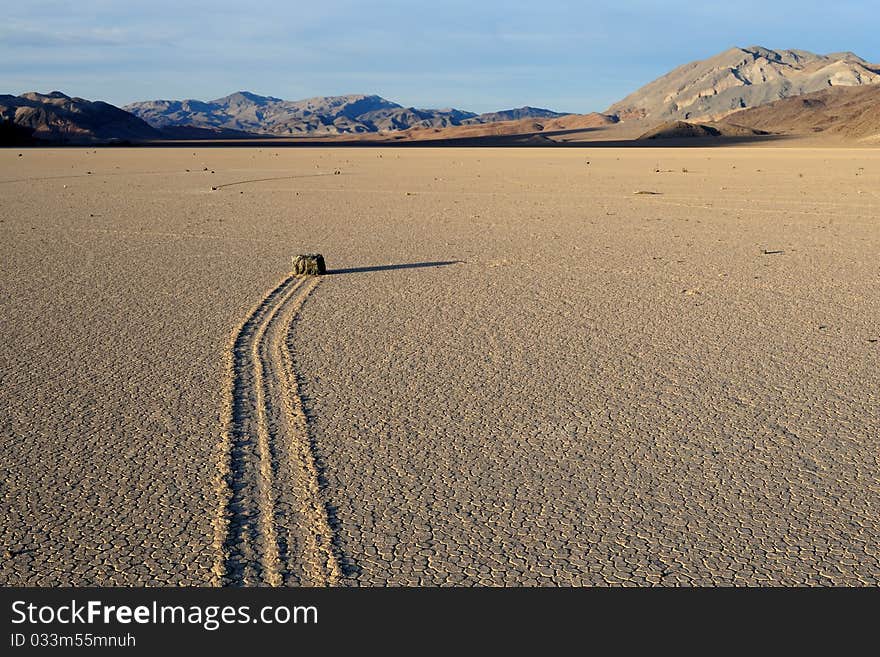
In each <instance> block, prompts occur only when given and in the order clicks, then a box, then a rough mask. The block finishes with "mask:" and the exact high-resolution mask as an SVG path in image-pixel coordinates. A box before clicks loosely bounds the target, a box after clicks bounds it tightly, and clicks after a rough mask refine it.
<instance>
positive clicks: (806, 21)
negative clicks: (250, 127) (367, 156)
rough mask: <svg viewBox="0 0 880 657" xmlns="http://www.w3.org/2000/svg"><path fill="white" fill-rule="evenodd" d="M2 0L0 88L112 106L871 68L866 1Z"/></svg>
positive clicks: (504, 91)
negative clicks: (840, 56) (793, 59)
mask: <svg viewBox="0 0 880 657" xmlns="http://www.w3.org/2000/svg"><path fill="white" fill-rule="evenodd" d="M7 4H8V6H7V7H4V10H3V13H4V22H3V24H2V25H0V93H14V94H18V93H22V92H24V91H43V92H46V91H52V90H56V89H57V90H60V91H64V92H65V93H68V94H71V95H77V96H82V97H84V98H91V99H101V100H106V101H108V102H111V103H114V104H118V105H122V104H125V103H128V102H131V101H135V100H147V99H155V98H198V99H202V100H208V99H212V98H217V97H219V96H224V95H226V94H228V93H231V92H233V91H238V90H249V91H253V92H255V93H259V94H264V95H272V96H279V97H281V98H287V99H299V98H305V97H309V96H318V95H334V94H343V93H377V94H379V95H381V96H384V97H386V98H388V99H390V100H394V101H396V102H399V103H402V104H404V105H414V106H417V107H458V108H461V109H468V110H473V111H489V110H495V109H502V108H508V107H517V106H522V105H536V106H540V107H549V108H551V109H556V110H561V111H569V112H588V111H593V110H603V109H605V108H606V107H607V106H608V105H609V104H611V103H612V102H613V101H615V100H618V99H619V98H621V97H623V96H625V95H626V94H627V93H629V92H630V91H632V90H634V89H635V88H637V87H639V86H641V85H642V84H644V83H646V82H649V81H650V80H652V79H654V78H655V77H657V76H659V75H662V74H663V73H665V72H667V71H668V70H670V69H672V68H674V67H675V66H678V65H679V64H683V63H685V62H688V61H692V60H695V59H702V58H704V57H708V56H711V55H713V54H715V53H717V52H720V51H722V50H725V49H726V48H728V47H730V46H734V45H739V46H749V45H755V44H759V45H763V46H766V47H768V48H777V49H779V48H800V49H804V50H811V51H814V52H820V53H828V52H834V51H841V50H851V51H853V52H855V53H856V54H858V55H860V56H862V57H864V58H865V59H867V60H869V61H872V62H880V37H878V34H880V11H878V4H877V0H837V1H835V2H833V3H832V2H827V0H824V1H822V2H811V1H809V0H800V1H798V2H791V1H789V0H776V1H775V2H768V1H767V0H764V1H762V2H752V1H751V0H739V1H737V2H717V3H713V2H704V3H700V2H693V1H689V2H678V1H672V2H645V1H641V2H635V1H634V2H627V1H626V0H621V1H619V2H592V3H591V2H564V1H561V0H531V1H529V2H518V1H517V0H509V1H508V2H499V1H496V0H483V1H482V2H479V1H477V2H474V1H470V2H465V1H459V0H455V1H444V0H436V1H433V2H425V3H421V2H419V1H418V0H408V1H406V2H400V1H397V0H389V1H386V2H350V1H348V0H337V1H336V2H321V1H316V0H310V1H309V2H300V1H298V0H293V1H291V2H275V1H263V2H250V3H247V2H241V1H240V0H239V1H238V2H229V1H227V0H213V1H211V2H207V1H202V0H197V1H193V2H187V1H186V0H178V1H176V2H171V1H168V0H152V1H150V2H146V3H135V2H129V1H127V0H116V1H112V0H77V1H71V0H29V1H28V2H16V3H7Z"/></svg>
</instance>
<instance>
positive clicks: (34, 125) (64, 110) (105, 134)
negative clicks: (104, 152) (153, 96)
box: [0, 91, 161, 144]
mask: <svg viewBox="0 0 880 657" xmlns="http://www.w3.org/2000/svg"><path fill="white" fill-rule="evenodd" d="M0 119H2V120H3V121H6V122H8V123H10V124H13V125H15V126H18V128H19V133H20V134H22V131H30V134H31V135H32V137H33V138H36V139H40V140H47V141H54V142H67V143H77V144H79V143H82V144H89V143H105V142H110V141H126V140H132V141H134V140H147V139H158V138H159V137H160V136H161V135H160V134H159V133H158V131H156V130H155V129H154V128H152V127H150V126H149V125H147V124H146V123H145V122H144V121H142V120H141V119H139V118H137V117H136V116H132V115H131V114H129V113H128V112H125V111H123V110H121V109H119V108H118V107H115V106H114V105H110V104H108V103H104V102H101V101H90V100H84V99H83V98H71V97H70V96H66V95H65V94H63V93H61V92H60V91H53V92H52V93H49V94H40V93H36V92H32V93H26V94H22V95H21V96H9V95H0Z"/></svg>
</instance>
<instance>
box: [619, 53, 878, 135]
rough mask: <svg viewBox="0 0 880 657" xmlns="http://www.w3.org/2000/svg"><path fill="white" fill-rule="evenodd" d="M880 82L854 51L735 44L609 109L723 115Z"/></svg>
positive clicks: (625, 115) (679, 116)
mask: <svg viewBox="0 0 880 657" xmlns="http://www.w3.org/2000/svg"><path fill="white" fill-rule="evenodd" d="M878 82H880V65H877V64H869V63H868V62H866V61H865V60H864V59H862V58H861V57H858V56H857V55H854V54H853V53H851V52H841V53H833V54H830V55H816V54H814V53H811V52H807V51H805V50H780V51H776V50H770V49H768V48H763V47H761V46H752V47H750V48H731V49H729V50H725V51H724V52H722V53H720V54H718V55H715V56H714V57H710V58H709V59H704V60H700V61H696V62H691V63H690V64H685V65H683V66H679V67H678V68H676V69H675V70H673V71H671V72H669V73H667V74H666V75H664V76H662V77H660V78H657V79H656V80H654V81H653V82H650V83H648V84H646V85H645V86H644V87H642V88H640V89H638V90H637V91H635V92H633V93H631V94H630V95H629V96H627V97H626V98H624V99H623V100H621V101H619V102H617V103H614V104H613V105H612V106H611V107H609V108H608V110H607V112H606V113H608V114H616V115H617V116H619V117H620V118H621V119H622V120H627V119H632V118H645V119H648V120H651V121H673V120H692V119H717V118H721V117H723V116H725V115H727V114H729V113H731V112H735V111H738V110H740V109H743V108H746V107H756V106H759V105H764V104H766V103H770V102H773V101H775V100H780V99H782V98H788V97H790V96H798V95H801V94H806V93H811V92H814V91H820V90H822V89H827V88H829V87H836V86H859V85H870V84H877V83H878Z"/></svg>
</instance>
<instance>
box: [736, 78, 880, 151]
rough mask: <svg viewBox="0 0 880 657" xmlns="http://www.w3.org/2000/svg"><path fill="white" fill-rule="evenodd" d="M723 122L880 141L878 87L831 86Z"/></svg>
mask: <svg viewBox="0 0 880 657" xmlns="http://www.w3.org/2000/svg"><path fill="white" fill-rule="evenodd" d="M724 123H726V124H739V125H746V126H749V127H752V128H759V129H761V130H768V131H771V132H779V133H787V134H815V133H823V134H831V135H837V136H841V137H846V138H850V139H860V140H868V141H873V140H880V86H875V85H871V86H862V87H834V88H830V89H826V90H824V91H819V92H816V93H811V94H806V95H804V96H797V97H795V98H785V99H783V100H779V101H776V102H774V103H770V104H768V105H764V106H762V107H753V108H751V109H746V110H743V111H741V112H736V113H735V114H731V115H730V116H728V117H727V118H726V119H725V120H724Z"/></svg>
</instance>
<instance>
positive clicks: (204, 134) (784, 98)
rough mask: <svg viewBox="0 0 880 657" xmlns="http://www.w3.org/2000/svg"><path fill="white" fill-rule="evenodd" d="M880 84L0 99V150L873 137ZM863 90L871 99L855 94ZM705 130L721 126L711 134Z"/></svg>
mask: <svg viewBox="0 0 880 657" xmlns="http://www.w3.org/2000/svg"><path fill="white" fill-rule="evenodd" d="M878 83H880V65H877V64H870V63H868V62H867V61H866V60H864V59H862V58H861V57H858V56H857V55H855V54H853V53H851V52H841V53H833V54H830V55H817V54H814V53H810V52H807V51H804V50H779V51H776V50H770V49H768V48H763V47H761V46H752V47H749V48H731V49H728V50H725V51H724V52H722V53H720V54H718V55H715V56H713V57H710V58H708V59H704V60H700V61H696V62H692V63H690V64H685V65H683V66H680V67H678V68H676V69H674V70H673V71H671V72H669V73H667V74H666V75H663V76H661V77H659V78H657V79H656V80H654V81H653V82H650V83H648V84H646V85H645V86H643V87H642V88H640V89H638V90H636V91H635V92H633V93H631V94H630V95H628V96H627V97H626V98H623V99H622V100H620V101H618V102H616V103H614V104H612V105H611V106H610V107H609V108H608V109H607V110H606V112H605V113H603V114H599V113H592V114H584V115H571V114H565V113H561V112H555V111H552V110H548V109H541V108H537V107H521V108H516V109H508V110H501V111H498V112H488V113H484V114H477V113H475V112H468V111H465V110H460V109H451V108H450V109H418V108H415V107H405V106H403V105H400V104H398V103H395V102H392V101H390V100H386V99H385V98H382V97H381V96H376V95H365V94H352V95H345V96H322V97H315V98H308V99H305V100H283V99H281V98H275V97H272V96H259V95H257V94H254V93H251V92H247V91H239V92H236V93H233V94H231V95H229V96H225V97H223V98H218V99H216V100H211V101H200V100H147V101H142V102H137V103H132V104H130V105H126V106H125V107H124V108H122V109H120V108H118V107H115V106H113V105H110V104H108V103H104V102H100V101H89V100H84V99H82V98H76V97H69V96H66V95H65V94H63V93H61V92H57V91H54V92H52V93H49V94H40V93H36V92H32V93H26V94H23V95H21V96H10V95H0V141H2V142H3V143H27V142H28V140H29V139H32V138H37V139H40V140H48V141H56V142H57V141H61V142H72V143H98V142H110V141H152V140H158V139H231V138H239V137H253V136H271V137H290V136H293V137H310V136H320V137H325V138H339V139H360V138H362V137H368V138H370V139H373V140H375V139H376V138H378V139H380V140H386V141H387V140H388V139H391V140H395V141H396V140H406V141H416V140H424V139H458V138H466V139H478V138H482V137H501V136H509V135H529V134H531V135H540V139H539V141H541V140H544V141H550V142H552V141H553V135H554V133H555V135H556V138H557V139H562V140H568V139H569V138H568V137H561V135H562V134H563V133H566V132H567V133H573V132H577V131H582V132H590V131H595V130H605V129H607V128H610V127H612V126H613V124H616V123H626V124H627V125H630V124H631V125H632V126H633V128H637V130H636V131H635V132H634V134H636V135H638V134H640V133H643V136H644V137H645V138H662V137H665V136H718V135H721V136H725V135H728V136H729V135H748V134H752V135H756V134H761V133H762V132H764V131H772V132H793V133H797V132H808V133H811V134H815V133H817V132H826V133H828V134H835V135H839V136H843V137H848V138H859V139H863V138H869V137H872V136H873V135H874V134H876V133H877V132H880V130H875V126H876V120H875V119H874V118H872V117H876V116H880V104H878V103H880V84H878ZM863 88H869V90H867V91H864V92H863V93H855V91H853V90H861V89H863ZM875 90H878V91H877V92H875ZM797 99H800V100H797ZM777 101H779V102H777ZM788 101H790V102H788ZM743 110H744V111H743ZM725 117H727V118H725ZM719 121H722V122H723V123H724V125H721V124H720V123H718V122H719ZM681 122H686V123H690V124H698V125H699V126H702V127H689V126H688V125H684V124H682V123H681ZM707 124H712V125H711V126H709V127H708V128H707V127H706V125H707ZM658 125H659V126H660V127H659V128H657V126H658ZM713 126H714V127H713ZM614 130H617V128H614ZM630 132H633V130H630ZM591 134H592V133H591ZM621 134H623V133H622V132H621ZM371 135H372V136H371ZM385 135H387V136H385Z"/></svg>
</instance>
